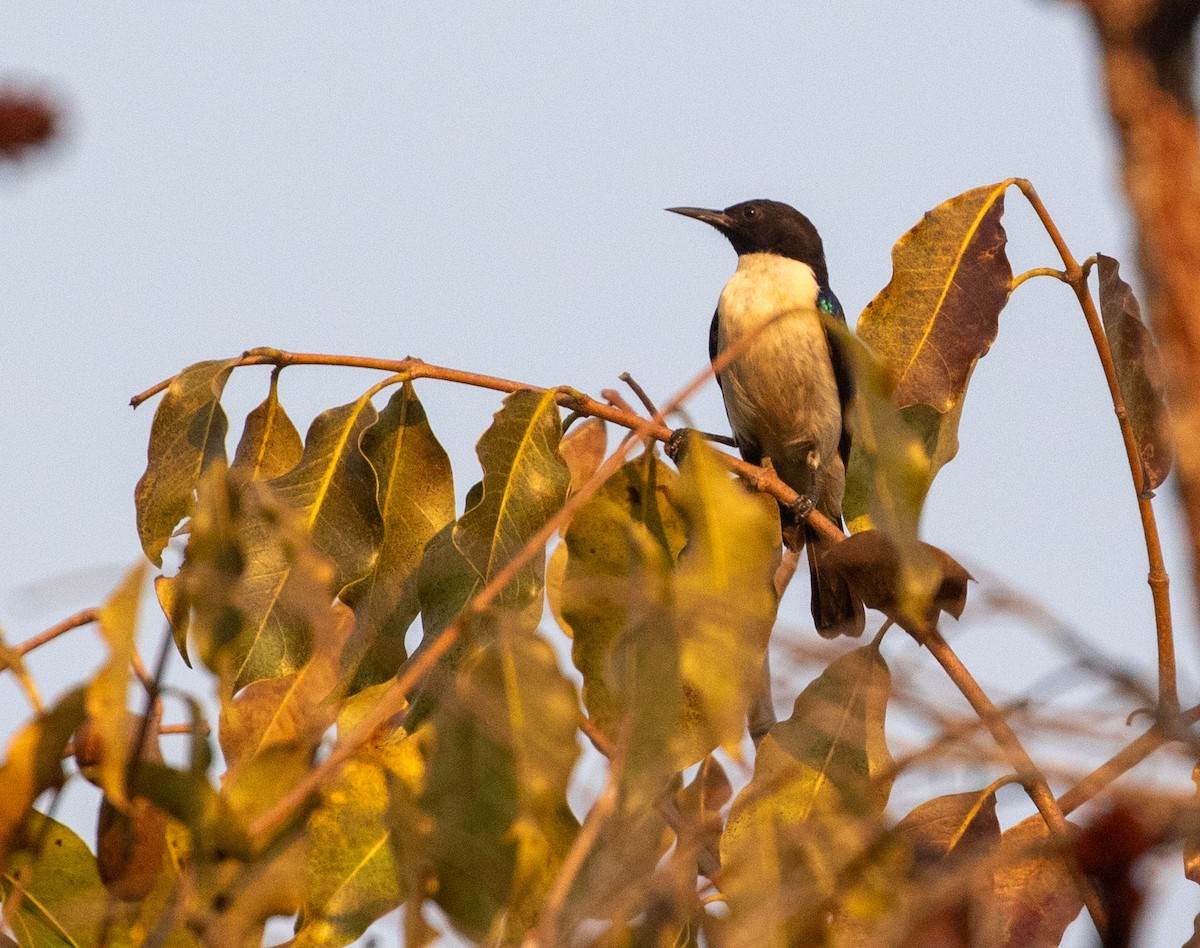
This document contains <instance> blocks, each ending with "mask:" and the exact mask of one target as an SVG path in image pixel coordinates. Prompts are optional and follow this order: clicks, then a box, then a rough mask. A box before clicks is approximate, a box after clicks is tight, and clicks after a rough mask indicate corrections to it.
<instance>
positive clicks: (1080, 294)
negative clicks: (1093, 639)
mask: <svg viewBox="0 0 1200 948" xmlns="http://www.w3.org/2000/svg"><path fill="white" fill-rule="evenodd" d="M1013 184H1014V185H1016V187H1017V188H1018V189H1020V191H1021V193H1022V194H1024V195H1025V197H1026V199H1028V201H1029V203H1030V205H1031V206H1032V207H1033V210H1034V212H1035V213H1036V214H1037V216H1038V218H1039V219H1040V220H1041V222H1042V226H1043V227H1045V228H1046V233H1047V234H1049V235H1050V239H1051V241H1053V243H1054V247H1055V249H1056V250H1057V251H1058V255H1059V256H1060V257H1061V258H1062V262H1063V266H1064V267H1065V272H1064V280H1065V282H1066V283H1068V284H1069V285H1070V286H1071V288H1072V289H1073V290H1074V291H1075V296H1076V298H1077V299H1078V300H1079V306H1080V308H1081V309H1082V310H1083V317H1084V319H1085V320H1086V321H1087V325H1088V329H1089V331H1090V332H1091V334H1092V342H1093V343H1094V344H1095V346H1096V354H1097V355H1098V356H1099V358H1100V365H1101V367H1102V368H1103V370H1104V378H1105V381H1106V382H1107V383H1108V391H1109V395H1110V396H1111V397H1112V403H1113V410H1114V411H1115V412H1116V415H1117V422H1118V424H1119V425H1120V427H1121V439H1122V441H1124V443H1125V455H1126V459H1127V460H1128V462H1129V473H1130V475H1131V476H1132V477H1133V487H1134V491H1135V493H1136V495H1137V504H1138V513H1139V514H1140V515H1141V520H1142V533H1143V536H1144V537H1145V543H1146V559H1147V560H1148V562H1149V567H1150V570H1149V575H1148V576H1147V578H1146V582H1147V583H1148V584H1149V586H1150V595H1151V597H1152V600H1153V603H1154V625H1155V633H1156V639H1157V644H1158V707H1159V713H1160V714H1161V715H1162V716H1163V717H1165V718H1171V717H1173V716H1174V715H1176V714H1178V713H1179V687H1178V684H1177V675H1176V671H1175V634H1174V631H1173V626H1172V622H1171V598H1170V595H1169V585H1170V579H1169V577H1168V576H1167V570H1166V566H1165V564H1164V561H1163V553H1162V543H1161V541H1160V540H1159V536H1158V521H1157V520H1156V519H1155V516H1154V506H1153V504H1152V503H1151V501H1150V492H1149V491H1148V490H1147V489H1146V484H1145V481H1144V477H1145V468H1144V466H1143V464H1142V458H1141V452H1140V451H1139V450H1138V444H1137V438H1136V437H1135V436H1134V433H1133V425H1132V424H1130V421H1129V413H1128V411H1127V410H1126V408H1125V399H1124V397H1123V396H1122V395H1121V387H1120V384H1119V382H1118V381H1117V370H1116V366H1115V365H1114V364H1113V357H1112V351H1111V350H1110V349H1109V346H1108V337H1107V336H1106V335H1105V333H1104V323H1103V322H1102V321H1101V319H1100V314H1099V313H1098V312H1097V311H1096V304H1095V301H1094V300H1093V299H1092V294H1091V291H1090V290H1089V289H1088V283H1087V271H1086V270H1085V269H1084V268H1083V267H1081V266H1080V265H1079V264H1078V263H1077V262H1076V260H1075V257H1074V256H1073V255H1072V254H1071V250H1070V248H1069V247H1067V243H1066V241H1065V240H1064V239H1063V236H1062V233H1061V232H1060V231H1059V229H1058V225H1057V224H1055V223H1054V219H1053V218H1051V216H1050V212H1049V211H1048V210H1047V209H1046V205H1045V204H1043V203H1042V199H1041V198H1040V197H1039V196H1038V193H1037V191H1035V190H1034V187H1033V185H1032V184H1031V183H1030V182H1029V181H1026V180H1025V179H1024V178H1014V179H1013Z"/></svg>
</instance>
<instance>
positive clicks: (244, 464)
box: [229, 370, 304, 481]
mask: <svg viewBox="0 0 1200 948" xmlns="http://www.w3.org/2000/svg"><path fill="white" fill-rule="evenodd" d="M303 453H304V442H303V441H301V440H300V432H299V431H297V430H296V426H295V425H294V424H292V419H291V418H289V417H288V414H287V412H286V411H284V410H283V405H281V404H280V403H279V373H278V370H276V371H275V372H272V373H271V388H270V390H269V391H268V392H267V397H266V398H265V399H264V400H263V402H262V404H261V405H259V406H258V407H257V408H255V409H254V411H252V412H250V414H249V415H247V416H246V426H245V427H244V428H243V429H242V437H241V438H240V439H239V440H238V446H237V451H236V452H235V453H234V455H233V463H232V464H231V465H229V474H230V476H231V477H234V478H238V479H242V480H247V481H265V480H270V479H271V478H273V477H279V476H281V475H283V474H286V473H287V472H288V471H290V470H291V469H292V468H294V467H295V466H296V465H297V464H298V463H299V461H300V456H301V455H302V454H303Z"/></svg>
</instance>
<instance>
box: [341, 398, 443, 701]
mask: <svg viewBox="0 0 1200 948" xmlns="http://www.w3.org/2000/svg"><path fill="white" fill-rule="evenodd" d="M361 447H362V452H363V454H364V455H365V456H366V458H367V460H368V461H369V462H370V464H371V466H372V467H373V468H374V469H375V475H376V480H377V481H378V492H377V501H378V506H379V510H380V513H381V514H382V517H383V541H382V544H381V545H380V547H379V556H378V557H377V558H376V560H375V564H374V566H373V567H372V569H371V571H370V572H369V573H367V575H366V576H364V577H363V578H362V579H361V580H359V581H358V582H356V583H354V584H353V585H351V586H349V587H348V588H347V589H346V590H344V591H343V593H342V599H343V600H344V601H345V602H346V603H347V604H348V605H349V606H350V607H351V608H353V609H354V613H355V618H356V622H355V627H354V635H353V637H352V638H351V640H350V644H349V646H348V649H347V655H346V664H345V669H344V671H345V672H346V674H347V676H348V677H347V681H346V688H345V691H346V693H347V694H353V693H355V692H357V691H359V690H361V689H363V688H366V687H368V686H370V685H374V684H378V683H379V682H381V681H387V679H389V678H391V677H392V676H393V675H395V674H396V672H397V671H398V670H399V668H400V666H401V665H402V664H403V663H404V659H405V658H406V657H407V653H406V651H405V648H404V636H405V633H406V632H407V631H408V627H409V626H410V625H412V621H413V619H415V618H416V617H417V613H418V611H419V610H420V602H419V598H418V594H417V575H418V574H417V568H418V567H419V566H420V563H421V556H422V554H423V553H424V551H425V545H426V543H428V542H429V540H430V539H431V538H432V537H433V536H434V534H436V533H437V532H438V531H439V530H441V529H442V527H444V526H445V525H446V524H448V523H450V522H451V521H452V520H453V519H454V477H453V474H452V472H451V470H450V459H449V458H448V457H447V456H446V452H445V451H444V450H442V446H441V445H440V444H438V441H437V438H436V437H434V434H433V429H432V428H430V427H429V422H428V420H427V419H426V417H425V410H424V408H422V407H421V403H420V401H418V400H417V396H416V392H415V391H414V390H413V387H412V384H411V383H409V382H405V383H404V385H403V386H401V388H400V389H399V390H398V391H397V392H396V393H395V394H394V395H393V396H392V398H391V400H390V401H389V402H388V404H387V407H386V408H384V410H383V411H382V412H381V413H380V415H379V420H378V421H377V422H376V423H375V424H373V425H372V426H371V427H370V428H368V429H367V430H366V431H365V432H364V433H363V436H362V442H361Z"/></svg>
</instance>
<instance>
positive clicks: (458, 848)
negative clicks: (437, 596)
mask: <svg viewBox="0 0 1200 948" xmlns="http://www.w3.org/2000/svg"><path fill="white" fill-rule="evenodd" d="M490 621H491V622H493V624H494V627H493V628H492V629H491V630H490V631H489V632H488V633H487V634H485V635H482V636H475V638H477V639H479V640H480V641H483V642H484V644H483V645H482V646H481V647H478V648H476V649H474V650H472V651H471V652H470V653H469V654H468V655H467V656H466V657H465V659H464V661H463V663H462V664H461V665H460V667H459V669H458V671H457V673H456V675H455V681H454V689H453V692H452V693H447V694H445V695H444V696H443V699H442V700H441V701H439V703H438V707H437V710H436V712H435V713H434V715H433V717H432V718H431V719H430V725H431V727H432V729H433V733H434V740H433V749H432V752H431V755H430V758H429V761H428V772H427V782H426V784H425V788H424V792H423V794H422V796H421V800H420V805H421V808H422V810H424V811H425V812H426V813H427V814H428V815H429V816H430V817H431V819H432V820H433V826H432V830H431V837H430V842H429V846H430V854H431V856H432V859H433V864H434V870H435V874H436V877H437V888H436V892H435V898H436V899H437V902H438V904H439V905H440V906H441V907H442V909H443V910H444V911H445V912H446V914H447V915H448V916H449V917H450V919H451V920H452V921H453V922H454V924H455V925H456V926H457V927H458V928H459V929H461V930H462V931H463V932H464V933H466V934H467V935H468V936H470V937H474V938H479V937H482V936H483V934H485V933H487V932H488V931H489V930H496V929H495V926H500V930H502V931H504V932H505V936H504V940H506V941H508V940H515V939H519V937H520V934H521V933H522V932H523V931H525V930H527V929H528V928H529V927H531V926H532V925H533V924H534V923H535V922H536V917H537V913H538V909H539V907H540V904H541V901H542V899H544V897H545V894H546V892H547V891H548V889H549V886H550V884H551V883H552V882H553V878H554V873H555V872H556V869H557V865H558V862H559V861H560V860H561V859H562V857H563V855H564V854H565V852H566V850H567V849H568V848H569V846H570V842H571V837H572V836H573V835H574V832H575V827H576V824H575V821H574V817H572V816H571V815H570V810H569V809H568V807H567V802H566V789H567V782H568V780H569V777H570V773H571V769H572V767H573V766H574V763H575V759H576V757H577V756H578V754H579V747H578V744H577V743H576V737H575V735H576V720H577V717H576V716H577V713H578V711H577V707H578V706H577V703H576V702H577V699H576V695H575V689H574V688H573V687H572V686H571V684H570V683H569V682H567V681H566V679H564V678H563V677H562V673H561V672H560V671H559V669H558V665H557V662H556V660H555V657H554V652H553V650H552V649H551V648H550V646H549V645H548V644H547V643H546V642H545V641H544V640H543V639H541V638H540V637H539V636H537V635H536V633H533V632H531V631H529V630H528V629H526V628H525V627H524V621H523V619H522V618H521V617H520V616H516V617H513V616H511V615H508V614H503V613H502V614H498V615H496V616H495V617H494V618H493V619H492V620H490ZM501 916H503V917H501Z"/></svg>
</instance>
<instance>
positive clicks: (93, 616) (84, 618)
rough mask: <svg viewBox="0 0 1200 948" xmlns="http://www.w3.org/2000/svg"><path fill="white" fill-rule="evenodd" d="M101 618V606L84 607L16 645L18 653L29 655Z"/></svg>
mask: <svg viewBox="0 0 1200 948" xmlns="http://www.w3.org/2000/svg"><path fill="white" fill-rule="evenodd" d="M99 619H100V610H99V608H96V607H93V608H91V609H83V610H81V611H79V612H77V613H75V615H73V616H68V617H67V618H66V619H63V620H62V622H59V623H58V624H57V625H52V626H51V627H50V628H48V629H47V630H46V631H45V632H42V633H40V634H39V635H35V636H34V637H33V638H31V639H27V640H25V641H24V642H22V643H21V644H20V645H18V646H16V649H17V654H18V655H28V654H29V653H30V652H32V651H33V650H34V649H35V648H40V647H41V646H43V645H45V644H46V643H47V642H52V641H54V640H55V639H56V638H58V637H59V636H60V635H63V634H65V633H67V632H70V631H71V630H72V629H78V628H80V627H81V626H85V625H91V624H92V623H93V622H97V621H99Z"/></svg>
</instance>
